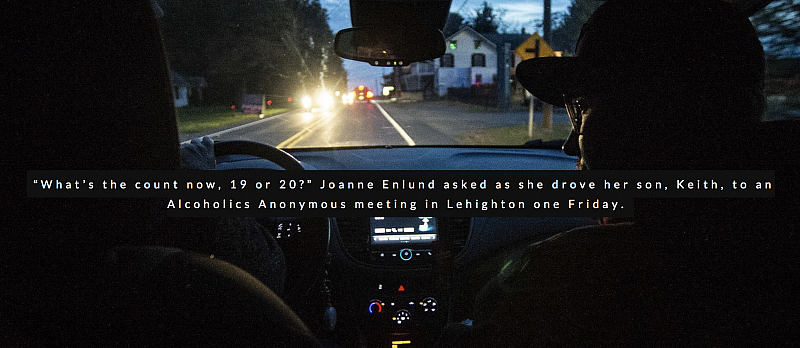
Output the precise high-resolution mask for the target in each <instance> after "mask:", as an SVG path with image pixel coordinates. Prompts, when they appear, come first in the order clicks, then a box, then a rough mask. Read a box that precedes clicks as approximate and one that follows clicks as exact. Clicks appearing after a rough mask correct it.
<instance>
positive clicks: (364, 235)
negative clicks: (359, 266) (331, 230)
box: [336, 217, 369, 261]
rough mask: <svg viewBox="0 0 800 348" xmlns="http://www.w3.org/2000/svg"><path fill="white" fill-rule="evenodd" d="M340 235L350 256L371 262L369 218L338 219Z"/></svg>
mask: <svg viewBox="0 0 800 348" xmlns="http://www.w3.org/2000/svg"><path fill="white" fill-rule="evenodd" d="M336 224H337V225H338V226H339V235H340V236H341V237H342V242H343V243H344V248H345V250H347V253H348V254H350V256H352V257H354V258H355V259H357V260H361V261H368V260H369V218H366V217H337V218H336Z"/></svg>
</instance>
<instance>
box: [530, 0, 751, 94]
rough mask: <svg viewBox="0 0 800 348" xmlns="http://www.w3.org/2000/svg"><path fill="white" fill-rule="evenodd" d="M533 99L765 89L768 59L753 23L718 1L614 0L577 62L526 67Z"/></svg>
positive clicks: (593, 23) (585, 34)
mask: <svg viewBox="0 0 800 348" xmlns="http://www.w3.org/2000/svg"><path fill="white" fill-rule="evenodd" d="M516 74H517V79H518V80H519V81H520V83H521V84H522V86H523V87H525V89H527V90H528V91H530V92H531V93H532V94H533V95H534V96H536V97H537V98H539V99H540V100H543V101H544V102H547V103H549V104H553V105H563V104H564V96H567V97H578V96H584V95H583V94H586V93H606V94H616V95H617V96H618V97H621V98H624V96H625V95H626V93H624V90H626V89H641V88H647V87H652V86H653V85H658V86H662V87H663V86H670V85H674V86H701V87H705V88H714V86H720V85H722V86H726V87H727V88H730V86H737V85H741V86H753V85H763V79H764V53H763V48H762V46H761V42H760V41H759V40H758V37H757V36H756V34H755V30H754V29H753V26H752V24H750V21H749V20H748V19H747V17H745V16H744V15H743V14H742V13H741V12H739V11H738V10H737V9H736V8H735V7H733V5H731V4H729V3H726V2H723V1H719V0H608V1H606V2H605V3H604V4H603V5H601V6H600V8H598V9H597V11H595V13H594V14H593V15H592V16H591V17H590V18H589V20H588V21H587V22H586V24H584V26H583V28H582V30H581V34H580V36H579V38H578V44H577V47H576V56H575V57H546V58H534V59H529V60H526V61H523V62H522V63H520V64H519V65H518V66H517V70H516Z"/></svg>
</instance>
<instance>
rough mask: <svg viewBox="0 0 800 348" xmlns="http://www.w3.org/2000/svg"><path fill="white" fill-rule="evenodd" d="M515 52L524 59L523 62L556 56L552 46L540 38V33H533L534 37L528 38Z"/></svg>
mask: <svg viewBox="0 0 800 348" xmlns="http://www.w3.org/2000/svg"><path fill="white" fill-rule="evenodd" d="M515 52H516V53H517V55H518V56H520V57H521V58H522V60H527V59H531V58H540V57H555V56H556V52H555V51H554V50H553V48H552V47H550V45H548V44H547V42H545V41H544V39H542V37H541V36H539V33H533V35H531V36H530V37H528V39H527V40H525V42H523V43H522V44H521V45H519V47H517V49H516V50H515Z"/></svg>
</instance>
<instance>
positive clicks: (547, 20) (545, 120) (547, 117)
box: [531, 0, 553, 130]
mask: <svg viewBox="0 0 800 348" xmlns="http://www.w3.org/2000/svg"><path fill="white" fill-rule="evenodd" d="M550 1H551V0H544V20H543V21H542V26H543V27H544V28H542V31H543V33H544V42H546V43H547V44H548V45H550V44H552V39H553V35H552V33H551V32H550V26H551V25H552V23H551V22H552V21H551V16H550ZM537 58H538V56H537ZM531 101H533V99H531ZM542 129H545V130H552V129H553V106H552V105H550V104H547V103H542Z"/></svg>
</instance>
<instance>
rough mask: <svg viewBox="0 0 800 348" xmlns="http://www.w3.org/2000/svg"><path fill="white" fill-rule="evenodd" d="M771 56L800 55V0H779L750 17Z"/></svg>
mask: <svg viewBox="0 0 800 348" xmlns="http://www.w3.org/2000/svg"><path fill="white" fill-rule="evenodd" d="M750 21H751V22H752V23H753V27H755V29H756V33H757V34H758V36H759V38H760V39H761V42H762V44H763V45H764V53H765V54H766V55H767V57H769V58H789V57H793V58H796V57H798V56H800V0H778V1H774V2H772V3H770V4H769V5H767V6H766V7H765V8H764V9H762V10H761V11H759V12H758V13H756V14H755V15H753V16H752V17H750Z"/></svg>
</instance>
